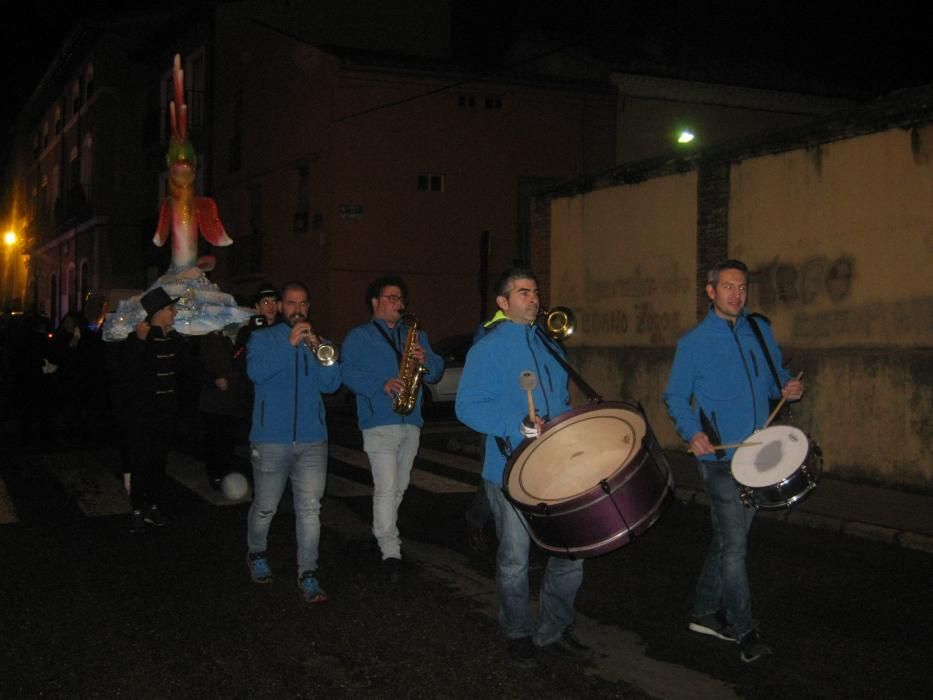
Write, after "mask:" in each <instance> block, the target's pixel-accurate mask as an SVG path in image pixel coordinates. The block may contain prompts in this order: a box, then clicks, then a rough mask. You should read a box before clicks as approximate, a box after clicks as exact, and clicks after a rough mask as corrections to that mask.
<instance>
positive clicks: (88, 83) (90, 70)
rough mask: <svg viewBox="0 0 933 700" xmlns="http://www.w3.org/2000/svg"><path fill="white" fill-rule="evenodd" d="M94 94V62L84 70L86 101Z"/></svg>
mask: <svg viewBox="0 0 933 700" xmlns="http://www.w3.org/2000/svg"><path fill="white" fill-rule="evenodd" d="M93 96H94V64H93V63H91V64H90V65H88V67H87V70H85V71H84V101H85V102H88V101H89V100H90V99H91V97H93Z"/></svg>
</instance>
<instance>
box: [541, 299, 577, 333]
mask: <svg viewBox="0 0 933 700" xmlns="http://www.w3.org/2000/svg"><path fill="white" fill-rule="evenodd" d="M538 318H539V321H538V323H539V325H540V326H541V329H542V330H543V331H544V332H545V333H547V334H548V335H549V336H551V337H552V338H553V339H554V340H563V339H564V338H567V337H569V336H571V335H573V330H574V328H575V327H576V325H575V324H576V318H575V317H574V313H573V309H570V308H568V307H566V306H555V307H554V308H553V309H550V310H548V309H541V310H540V311H538Z"/></svg>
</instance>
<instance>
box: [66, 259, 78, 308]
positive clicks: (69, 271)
mask: <svg viewBox="0 0 933 700" xmlns="http://www.w3.org/2000/svg"><path fill="white" fill-rule="evenodd" d="M62 301H63V302H64V303H63V304H62V315H64V314H67V313H68V312H69V311H76V310H77V308H78V276H77V275H76V274H75V265H74V263H71V264H70V265H68V267H66V268H65V295H64V298H63V299H62Z"/></svg>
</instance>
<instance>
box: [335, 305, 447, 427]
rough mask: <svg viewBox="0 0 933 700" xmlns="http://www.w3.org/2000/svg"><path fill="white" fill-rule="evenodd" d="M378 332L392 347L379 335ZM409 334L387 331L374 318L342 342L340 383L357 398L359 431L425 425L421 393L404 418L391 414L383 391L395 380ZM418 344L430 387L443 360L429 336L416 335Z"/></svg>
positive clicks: (404, 330) (401, 330) (397, 328)
mask: <svg viewBox="0 0 933 700" xmlns="http://www.w3.org/2000/svg"><path fill="white" fill-rule="evenodd" d="M377 324H378V327H377ZM380 328H381V329H382V331H383V332H384V333H385V335H386V336H388V338H389V341H390V342H391V345H390V344H389V343H388V342H386V337H385V336H384V335H383V334H382V333H380V332H379V329H380ZM408 330H409V329H408V326H406V325H405V324H403V323H396V324H395V328H389V326H388V325H386V322H385V321H383V320H382V319H381V318H374V319H371V320H370V321H369V322H367V323H364V324H363V325H361V326H357V327H356V328H353V329H351V330H350V332H349V333H347V337H346V339H344V341H343V347H342V348H341V357H342V358H343V383H344V384H346V385H347V388H348V389H350V391H352V392H353V393H354V394H356V417H357V422H358V423H359V426H360V430H366V429H367V428H375V427H376V426H379V425H401V424H406V425H417V426H418V427H421V426H422V425H424V420H423V419H422V417H421V402H422V400H423V397H424V391H423V390H422V391H419V392H418V399H417V401H416V403H415V409H414V410H413V411H412V412H411V413H410V414H408V415H407V416H403V415H401V414H399V413H396V412H395V411H393V410H392V399H391V398H390V397H389V396H388V395H387V394H386V393H385V391H383V387H385V383H386V382H387V381H388V380H389V379H392V378H393V377H397V376H398V370H399V364H400V358H401V353H402V351H403V350H404V349H405V340H406V339H407V338H408ZM418 344H419V345H420V346H421V347H422V349H423V350H424V354H425V364H424V366H425V367H426V368H427V370H428V371H427V373H426V374H425V375H424V377H423V378H422V381H423V382H427V383H429V384H433V383H434V382H436V381H438V380H439V379H440V378H441V375H442V374H444V358H442V357H441V356H440V355H438V354H437V353H436V352H434V351H433V350H432V349H431V345H430V344H429V343H428V336H427V334H426V333H425V332H424V331H422V330H419V331H418ZM393 348H394V349H393Z"/></svg>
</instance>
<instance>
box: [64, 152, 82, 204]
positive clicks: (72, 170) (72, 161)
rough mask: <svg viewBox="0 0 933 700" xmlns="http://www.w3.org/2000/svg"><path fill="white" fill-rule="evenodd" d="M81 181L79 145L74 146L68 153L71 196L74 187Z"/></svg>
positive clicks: (68, 184) (69, 190) (69, 193)
mask: <svg viewBox="0 0 933 700" xmlns="http://www.w3.org/2000/svg"><path fill="white" fill-rule="evenodd" d="M80 182H81V159H80V158H78V147H77V146H72V147H71V151H69V153H68V182H67V183H66V185H67V186H68V195H69V197H70V196H71V191H72V189H73V188H75V187H77V186H78V183H80Z"/></svg>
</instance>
